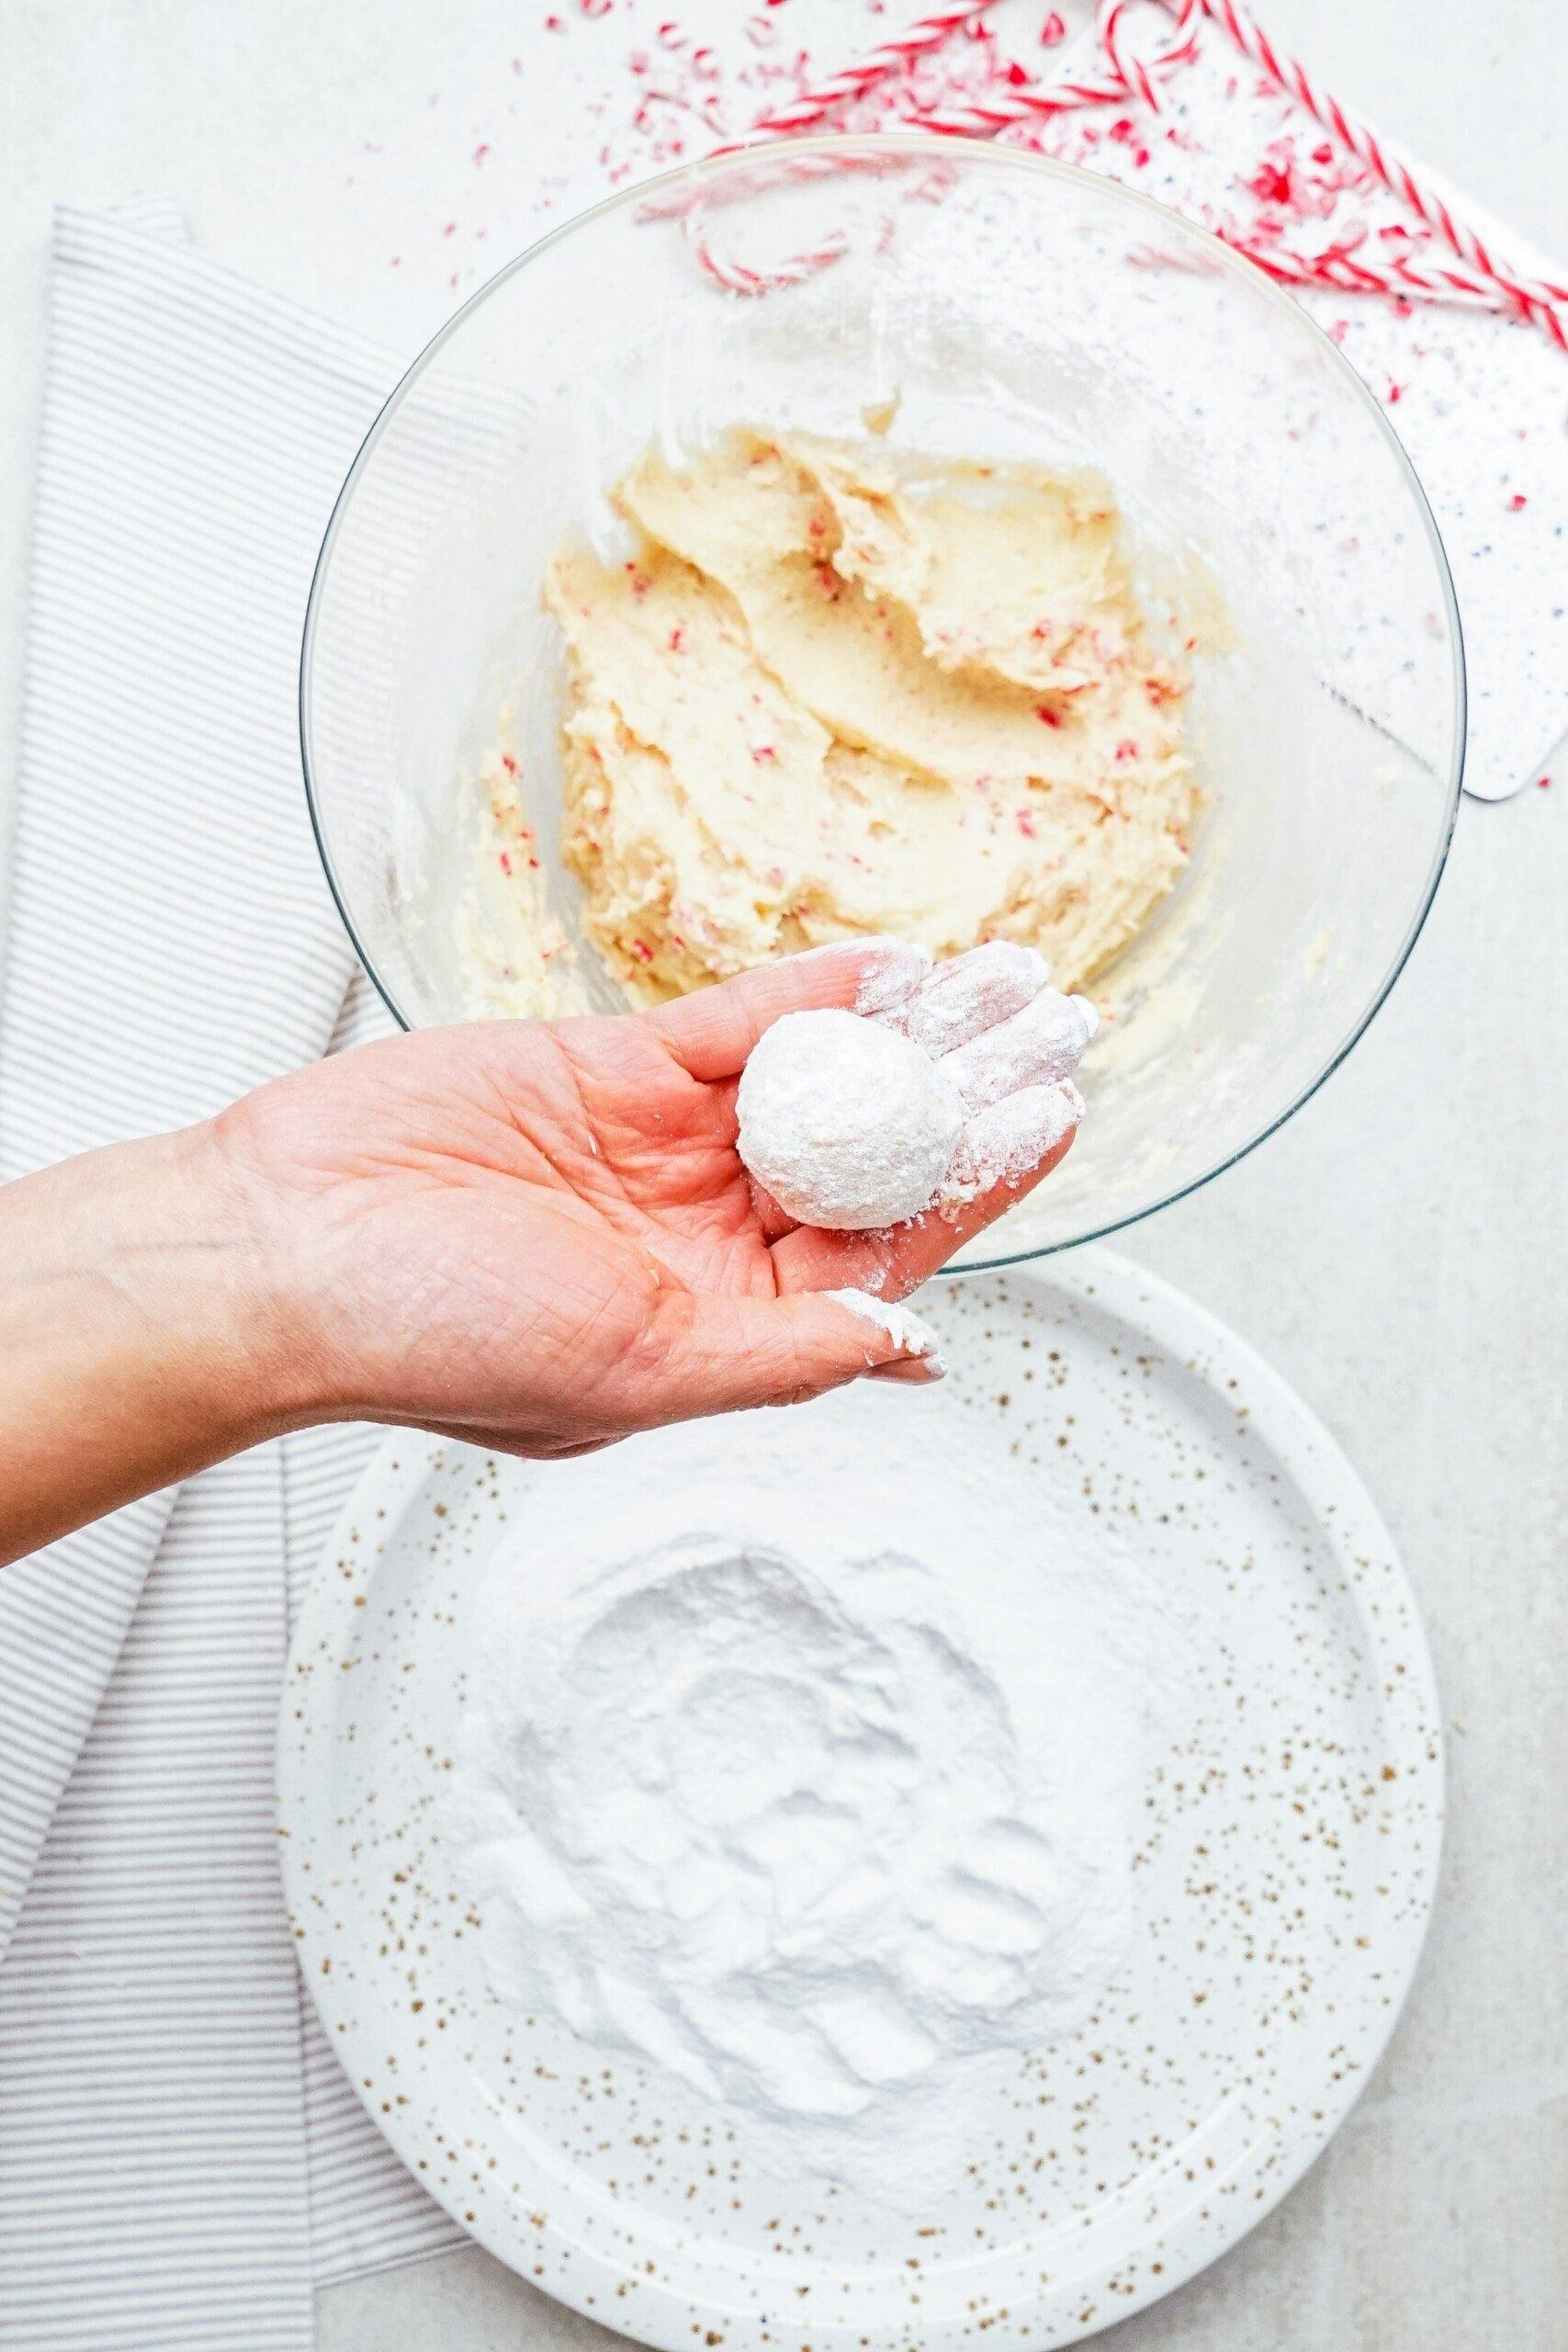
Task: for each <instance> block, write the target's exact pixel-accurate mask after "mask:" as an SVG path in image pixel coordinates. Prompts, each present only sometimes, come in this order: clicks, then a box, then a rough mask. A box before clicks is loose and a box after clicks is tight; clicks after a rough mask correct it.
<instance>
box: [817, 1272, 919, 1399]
mask: <svg viewBox="0 0 1568 2352" xmlns="http://www.w3.org/2000/svg"><path fill="white" fill-rule="evenodd" d="M827 1295H828V1296H829V1298H832V1299H836V1300H837V1301H838V1303H839V1305H840V1306H847V1307H848V1308H849V1310H850V1313H851V1314H852V1315H859V1316H863V1317H864V1319H865V1320H866V1322H868V1323H874V1324H875V1326H876V1328H877V1329H878V1330H879V1331H880V1332H882V1333H883V1335H884V1337H885V1338H886V1339H889V1340H892V1342H893V1344H894V1346H895V1347H896V1348H901V1349H902V1350H903V1354H902V1355H901V1356H899V1357H897V1358H896V1359H895V1360H894V1361H893V1362H892V1363H881V1364H876V1365H874V1366H873V1367H871V1375H872V1377H875V1376H876V1375H877V1374H883V1373H894V1372H906V1371H908V1370H909V1369H911V1368H913V1367H918V1368H919V1370H920V1371H921V1372H922V1373H923V1374H925V1376H926V1377H927V1378H928V1379H930V1380H940V1379H941V1378H942V1375H943V1374H944V1373H945V1372H946V1370H947V1365H946V1363H945V1361H944V1360H943V1357H942V1342H941V1341H940V1340H938V1338H937V1335H936V1333H935V1332H934V1331H933V1330H932V1329H931V1325H930V1324H929V1323H923V1322H922V1321H921V1320H920V1317H919V1316H918V1315H917V1314H915V1313H914V1311H913V1310H912V1309H911V1308H910V1307H908V1306H894V1305H893V1304H892V1303H891V1302H890V1301H889V1300H887V1299H885V1298H873V1296H872V1295H871V1293H870V1292H869V1291H865V1290H830V1291H829V1293H828V1294H827Z"/></svg>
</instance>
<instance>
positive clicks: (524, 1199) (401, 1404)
mask: <svg viewBox="0 0 1568 2352" xmlns="http://www.w3.org/2000/svg"><path fill="white" fill-rule="evenodd" d="M808 967H809V968H808ZM861 968H862V967H861V965H860V963H858V962H856V961H855V959H854V956H853V953H851V954H850V956H848V958H847V959H839V960H838V962H837V966H836V967H835V963H834V959H832V958H828V959H824V960H822V961H821V962H819V961H818V959H816V958H810V957H807V958H802V959H799V960H798V961H797V962H796V963H795V964H794V965H781V966H776V967H773V968H772V970H771V971H769V972H766V973H758V974H753V975H750V976H749V977H748V978H747V979H746V980H745V981H741V982H738V983H732V984H731V985H730V986H729V987H728V988H727V989H719V990H712V991H708V992H706V993H705V995H704V996H703V997H701V998H693V999H688V1000H686V1001H685V1002H684V1003H683V1004H682V1005H680V1006H675V1007H671V1008H669V1009H668V1010H667V1011H666V1012H663V1013H660V1014H659V1015H656V1016H652V1017H649V1018H646V1019H615V1020H601V1021H579V1022H568V1023H551V1024H547V1023H523V1022H494V1023H477V1024H474V1025H472V1026H468V1027H464V1028H460V1029H454V1030H434V1031H425V1032H423V1033H420V1034H417V1035H413V1036H410V1037H403V1038H399V1039H396V1040H393V1041H390V1042H389V1043H388V1044H386V1045H383V1046H370V1047H367V1048H365V1049H363V1050H361V1051H360V1052H357V1053H354V1054H348V1055H344V1056H342V1057H338V1058H337V1059H336V1060H335V1061H330V1062H327V1063H322V1064H319V1065H317V1066H316V1067H315V1068H314V1069H308V1070H303V1071H299V1072H297V1073H295V1074H294V1075H293V1076H291V1077H289V1078H287V1079H284V1080H279V1081H277V1082H276V1084H275V1085H273V1086H270V1087H266V1088H264V1089H262V1090H261V1091H259V1092H258V1093H257V1094H255V1095H253V1096H250V1097H247V1098H246V1100H245V1101H244V1102H243V1103H240V1104H238V1105H236V1106H235V1108H234V1109H233V1110H232V1111H231V1112H230V1113H228V1114H224V1118H223V1120H221V1121H220V1134H221V1135H222V1136H223V1140H224V1143H225V1147H226V1148H227V1151H228V1154H229V1157H230V1159H231V1164H232V1166H233V1167H234V1168H235V1169H236V1170H238V1172H239V1174H240V1176H241V1179H242V1182H243V1191H244V1193H245V1196H246V1198H247V1200H248V1202H249V1204H250V1206H251V1214H252V1216H253V1217H254V1219H255V1221H256V1222H257V1225H258V1227H259V1229H260V1231H261V1233H262V1235H263V1239H264V1247H265V1253H266V1255H267V1257H268V1258H269V1261H270V1262H271V1265H272V1267H273V1269H274V1275H273V1280H272V1283H271V1285H270V1295H272V1296H274V1297H275V1298H276V1299H278V1300H280V1301H281V1302H282V1303H283V1304H282V1319H283V1327H284V1329H283V1343H284V1345H285V1346H287V1347H288V1349H289V1350H290V1351H291V1352H292V1353H293V1354H294V1355H295V1356H296V1357H299V1358H302V1359H305V1360H308V1361H309V1362H310V1363H311V1365H312V1366H313V1367H314V1368H315V1376H316V1380H317V1384H318V1386H319V1388H320V1390H321V1392H322V1393H324V1394H325V1395H326V1396H327V1397H329V1398H330V1399H331V1402H332V1408H333V1409H335V1410H337V1411H339V1412H342V1413H344V1414H354V1415H364V1416H368V1417H371V1418H385V1419H398V1420H408V1419H412V1420H416V1421H418V1422H421V1423H423V1425H425V1426H428V1427H431V1428H434V1429H436V1430H443V1431H446V1432H449V1433H452V1434H457V1435H460V1436H464V1437H468V1438H478V1439H482V1440H483V1441H484V1442H490V1443H494V1444H500V1445H504V1446H506V1447H508V1448H509V1449H511V1450H514V1451H522V1452H527V1453H570V1452H575V1451H579V1450H581V1449H582V1448H584V1447H586V1446H590V1445H594V1444H599V1443H603V1442H606V1441H607V1440H608V1439H610V1438H613V1437H615V1436H619V1435H622V1434H624V1433H625V1432H626V1430H631V1429H634V1428H637V1427H644V1426H649V1425H651V1424H652V1423H655V1422H658V1421H662V1420H668V1419H677V1418H681V1417H682V1416H684V1415H687V1414H692V1413H698V1412H706V1411H715V1410H720V1409H724V1408H727V1407H729V1406H733V1405H743V1404H747V1403H752V1402H761V1401H766V1400H770V1399H772V1398H774V1397H790V1396H794V1395H807V1394H814V1393H816V1392H817V1391H818V1389H820V1388H821V1387H824V1386H828V1385H833V1384H834V1383H835V1382H836V1381H837V1380H840V1379H846V1378H850V1377H852V1376H853V1374H855V1373H856V1372H858V1371H862V1370H863V1369H864V1368H865V1362H866V1358H865V1356H864V1354H863V1352H861V1351H862V1350H863V1346H864V1339H865V1329H866V1327H864V1326H863V1325H861V1326H860V1329H859V1331H858V1333H857V1332H855V1331H853V1330H852V1331H851V1332H850V1334H849V1343H848V1344H846V1330H845V1327H846V1326H850V1325H855V1324H858V1323H859V1318H857V1317H848V1316H847V1315H846V1312H845V1310H843V1309H841V1308H839V1307H837V1306H834V1305H832V1304H831V1302H829V1301H826V1300H823V1299H822V1298H820V1296H819V1295H818V1294H820V1292H821V1291H822V1290H824V1289H827V1288H830V1287H834V1286H838V1285H845V1284H861V1283H866V1282H868V1281H869V1282H871V1283H873V1284H874V1286H875V1287H878V1288H882V1287H884V1286H885V1287H886V1295H888V1296H890V1297H897V1296H899V1295H902V1293H903V1292H904V1291H906V1290H908V1289H909V1288H911V1287H912V1286H913V1284H914V1283H916V1282H918V1281H919V1280H921V1279H923V1277H924V1275H925V1274H926V1273H927V1272H931V1269H932V1268H933V1267H934V1266H935V1265H936V1264H939V1263H940V1262H941V1261H942V1259H943V1258H945V1257H946V1256H947V1255H948V1254H950V1252H951V1251H952V1250H953V1249H955V1248H957V1247H958V1245H959V1243H960V1242H961V1241H962V1240H963V1239H964V1238H965V1237H966V1234H967V1232H968V1231H970V1230H973V1229H974V1228H975V1227H976V1226H977V1225H979V1224H981V1223H984V1222H985V1220H986V1217H987V1216H988V1215H990V1214H994V1213H995V1204H976V1208H975V1210H974V1211H973V1212H972V1213H971V1214H969V1215H968V1216H965V1217H964V1218H962V1219H960V1220H958V1221H957V1222H956V1223H954V1224H951V1225H950V1224H946V1223H943V1222H942V1221H941V1220H939V1219H936V1218H931V1219H928V1220H925V1221H922V1222H921V1223H919V1224H917V1225H916V1226H914V1227H908V1228H906V1229H905V1230H904V1233H903V1234H902V1235H901V1236H900V1237H899V1238H898V1239H897V1242H890V1241H889V1239H888V1238H887V1237H886V1236H884V1235H870V1234H836V1233H835V1234H829V1233H822V1232H817V1231H812V1230H808V1229H806V1228H799V1227H791V1225H790V1223H789V1221H788V1220H787V1219H786V1218H784V1216H782V1215H781V1214H780V1213H779V1212H778V1211H777V1210H776V1209H775V1208H774V1206H773V1204H771V1203H769V1202H767V1201H766V1200H765V1199H761V1198H759V1196H758V1195H757V1194H756V1193H754V1191H753V1188H752V1186H751V1183H750V1179H749V1178H748V1176H747V1174H746V1171H745V1170H744V1168H743V1167H742V1165H741V1163H740V1161H739V1159H738V1158H737V1156H736V1152H735V1148H734V1147H735V1111H734V1099H735V1090H736V1073H738V1071H739V1069H740V1067H741V1066H742V1065H743V1063H744V1060H745V1057H746V1055H747V1053H748V1052H749V1051H750V1046H751V1045H752V1044H753V1043H754V1042H755V1038H756V1036H757V1035H758V1034H760V1032H761V1029H762V1028H764V1027H766V1026H767V1025H768V1023H769V1022H771V1021H772V1020H773V1019H774V1018H776V1017H777V1016H778V1015H779V1013H781V1012H784V1011H788V1010H791V1009H795V1007H798V1006H801V1005H804V1004H821V1003H826V1002H835V1001H837V1002H845V1001H852V999H853V995H854V989H855V985H856V980H857V978H858V976H859V973H860V970H861ZM1058 1156H1059V1155H1058ZM781 1300H787V1301H788V1302H789V1304H790V1308H791V1312H790V1314H789V1316H788V1317H784V1315H783V1314H782V1313H781V1307H780V1301H781ZM884 1352H886V1351H884Z"/></svg>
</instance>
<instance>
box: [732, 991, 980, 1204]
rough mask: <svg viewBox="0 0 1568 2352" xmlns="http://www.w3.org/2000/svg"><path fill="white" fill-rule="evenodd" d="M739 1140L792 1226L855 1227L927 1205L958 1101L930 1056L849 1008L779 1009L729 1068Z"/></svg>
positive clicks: (956, 1123) (949, 1143)
mask: <svg viewBox="0 0 1568 2352" xmlns="http://www.w3.org/2000/svg"><path fill="white" fill-rule="evenodd" d="M736 1109H737V1112H738V1113H739V1120H740V1134H739V1140H738V1146H737V1148H738V1149H739V1153H740V1157H741V1159H743V1160H744V1161H745V1163H746V1165H747V1167H748V1168H749V1169H750V1171H751V1173H752V1175H753V1176H754V1177H755V1178H756V1179H757V1182H759V1184H761V1185H762V1186H764V1187H765V1189H766V1190H767V1191H768V1192H770V1193H772V1194H773V1198H774V1200H775V1201H777V1203H778V1204H779V1206H780V1207H781V1208H782V1209H784V1211H785V1213H786V1214H787V1215H788V1216H793V1217H797V1218H798V1219H799V1220H800V1222H801V1224H802V1225H821V1226H828V1227H832V1228H833V1229H835V1230H836V1231H840V1232H858V1231H861V1230H863V1229H870V1228H873V1227H878V1226H886V1225H900V1224H902V1223H903V1221H904V1220H905V1218H907V1217H911V1216H918V1215H919V1212H920V1210H921V1209H923V1208H926V1207H928V1206H929V1205H930V1203H931V1199H932V1197H933V1195H934V1194H935V1193H936V1191H937V1188H938V1186H939V1185H940V1184H941V1182H942V1178H943V1177H944V1176H945V1175H946V1173H947V1168H948V1162H949V1161H950V1160H951V1159H952V1157H953V1146H954V1144H955V1143H956V1142H957V1140H958V1132H959V1129H960V1128H961V1127H962V1125H963V1124H964V1109H963V1105H962V1103H960V1102H959V1099H958V1096H957V1094H956V1093H955V1092H954V1091H953V1088H952V1087H951V1086H950V1085H949V1083H948V1081H947V1080H946V1079H945V1078H943V1076H942V1072H941V1070H940V1069H938V1068H937V1066H936V1064H935V1062H933V1061H932V1059H931V1056H930V1055H929V1054H927V1053H926V1052H924V1051H923V1049H922V1048H921V1047H920V1046H917V1045H914V1044H912V1043H911V1042H910V1040H909V1039H908V1037H901V1036H899V1035H897V1034H896V1033H895V1032H894V1031H893V1030H891V1029H883V1028H879V1027H878V1026H877V1024H876V1023H875V1022H873V1021H863V1020H861V1019H860V1018H859V1016H858V1015H857V1014H855V1013H852V1012H786V1013H785V1014H784V1018H783V1020H782V1021H775V1022H774V1023H773V1027H772V1028H771V1029H769V1030H768V1031H766V1032H765V1034H764V1035H763V1036H762V1037H761V1041H760V1042H759V1043H758V1045H757V1046H755V1048H754V1049H753V1051H752V1054H751V1057H750V1060H749V1061H748V1062H747V1064H746V1068H745V1069H744V1070H743V1071H742V1072H741V1076H740V1091H739V1096H738V1098H737V1103H736Z"/></svg>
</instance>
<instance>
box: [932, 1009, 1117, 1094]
mask: <svg viewBox="0 0 1568 2352" xmlns="http://www.w3.org/2000/svg"><path fill="white" fill-rule="evenodd" d="M1099 1026H1100V1015H1099V1014H1098V1013H1097V1012H1095V1009H1094V1007H1093V1005H1092V1004H1090V1002H1089V999H1088V997H1086V996H1063V995H1061V994H1060V993H1059V991H1058V990H1057V989H1049V988H1043V989H1040V990H1039V992H1038V994H1037V995H1035V996H1034V997H1032V999H1031V1000H1030V1001H1029V1002H1028V1003H1027V1004H1025V1005H1024V1007H1023V1009H1022V1011H1021V1012H1015V1013H1013V1014H1012V1016H1011V1018H1010V1019H1009V1020H1006V1021H998V1023H996V1024H995V1026H994V1027H992V1028H988V1029H986V1030H983V1031H982V1032H981V1033H980V1034H979V1035H977V1036H975V1037H972V1038H971V1039H970V1041H969V1043H968V1044H967V1045H964V1046H959V1047H958V1048H957V1050H956V1051H955V1052H953V1053H950V1054H944V1055H943V1057H942V1076H943V1077H944V1078H945V1079H947V1080H950V1081H951V1083H952V1084H953V1086H955V1087H956V1088H957V1090H958V1093H959V1096H960V1099H961V1100H962V1102H963V1103H964V1108H965V1110H968V1111H984V1110H987V1109H988V1108H989V1106H990V1105H991V1104H992V1103H999V1102H1000V1101H1001V1100H1002V1098H1003V1096H1004V1095H1008V1094H1016V1093H1017V1092H1018V1091H1019V1090H1020V1089H1021V1088H1022V1087H1027V1086H1049V1085H1052V1084H1054V1083H1055V1081H1056V1080H1060V1079H1064V1078H1066V1077H1067V1076H1068V1075H1069V1074H1070V1073H1071V1072H1072V1071H1073V1070H1075V1069H1077V1066H1078V1063H1079V1062H1080V1061H1081V1060H1082V1058H1083V1053H1084V1048H1085V1047H1086V1046H1088V1044H1089V1040H1090V1038H1091V1037H1092V1036H1093V1035H1094V1034H1095V1031H1096V1030H1097V1029H1098V1028H1099Z"/></svg>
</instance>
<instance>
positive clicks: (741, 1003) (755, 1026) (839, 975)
mask: <svg viewBox="0 0 1568 2352" xmlns="http://www.w3.org/2000/svg"><path fill="white" fill-rule="evenodd" d="M930 970H931V957H930V956H928V955H927V954H926V951H925V949H924V948H923V947H914V946H911V944H909V942H908V940H905V939H852V940H846V941H845V942H844V943H843V944H841V945H836V946H832V947H813V948H810V949H808V950H807V953H806V954H805V955H804V956H784V958H782V960H781V961H780V962H778V963H776V964H764V965H762V966H761V967H760V968H759V969H758V970H757V971H755V972H743V973H742V974H741V975H740V977H739V979H734V980H725V981H723V982H721V983H720V985H719V986H718V987H717V988H712V989H697V991H696V992H695V994H694V995H692V996H683V997H681V998H679V999H678V1000H677V1001H676V1002H675V1003H673V1004H665V1005H660V1008H659V1010H658V1012H649V1013H645V1014H644V1015H643V1018H644V1020H646V1021H647V1022H648V1023H649V1026H650V1027H651V1028H653V1029H656V1030H657V1031H658V1033H659V1035H660V1037H661V1038H662V1039H663V1041H664V1043H665V1045H666V1046H668V1047H669V1048H670V1051H671V1053H672V1054H673V1055H674V1056H675V1058H676V1059H677V1061H679V1062H680V1063H681V1064H682V1067H683V1068H684V1069H687V1070H689V1071H690V1072H691V1074H692V1076H693V1077H694V1078H696V1079H701V1080H705V1081H710V1080H715V1079H720V1078H733V1077H735V1076H736V1074H737V1073H738V1071H739V1070H740V1069H742V1068H743V1066H744V1064H745V1060H746V1057H747V1055H748V1054H749V1053H750V1050H751V1048H752V1046H754V1045H755V1044H756V1042H757V1040H758V1038H759V1037H760V1036H761V1034H762V1032H763V1030H764V1029H770V1028H772V1026H773V1023H774V1022H775V1021H777V1020H779V1019H780V1018H781V1016H782V1015H783V1014H784V1013H786V1012H815V1011H817V1010H818V1008H820V1007H823V1006H828V1005H841V1006H844V1007H846V1008H849V1007H852V1008H853V1010H854V1011H855V1012H863V1013H867V1014H886V1013H888V1012H896V1011H897V1008H898V1007H899V1006H901V1005H902V1004H904V1003H906V1002H907V1001H908V999H909V998H910V997H911V996H912V995H913V994H914V992H915V990H916V989H918V988H919V985H920V982H921V981H922V980H923V979H924V978H925V977H926V975H927V973H928V972H929V971H930Z"/></svg>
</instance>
